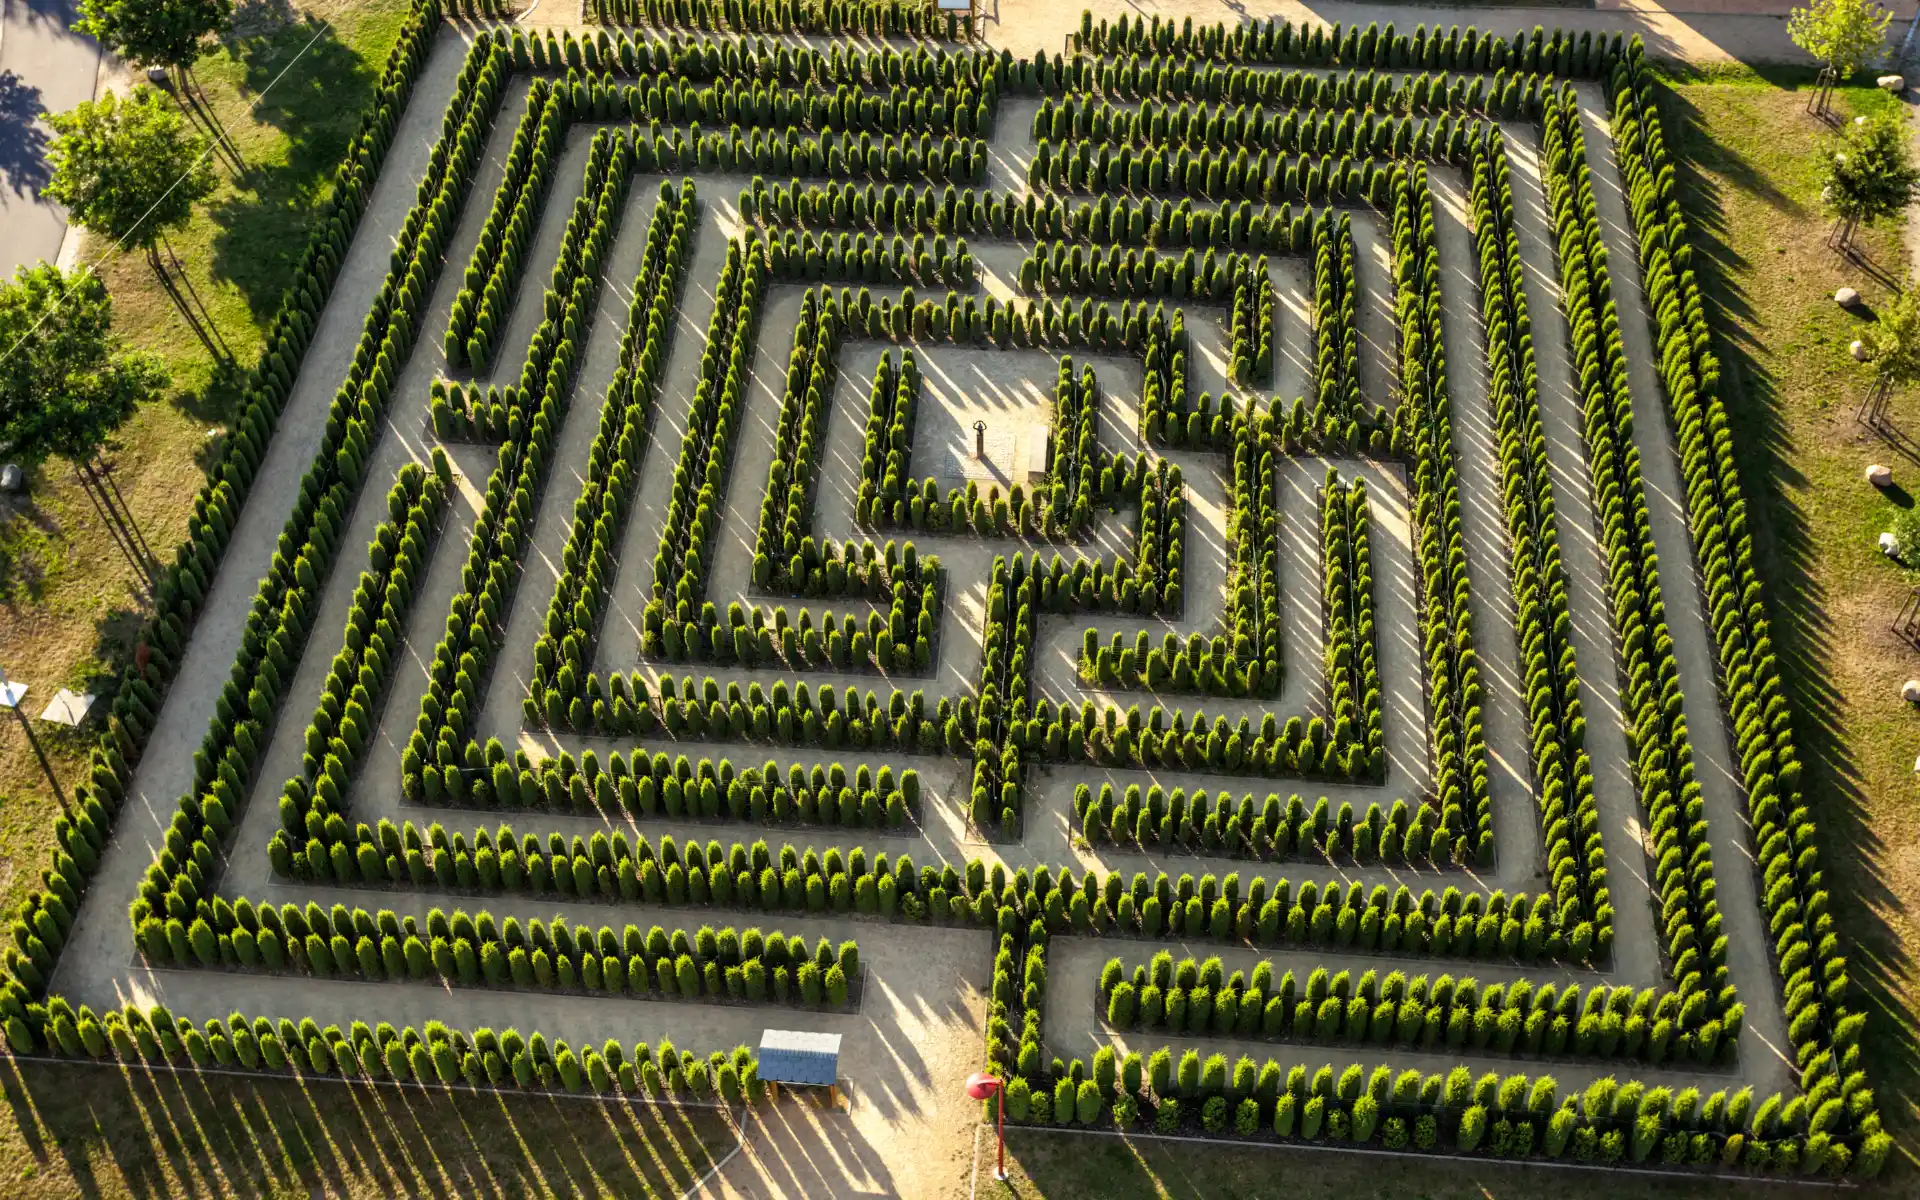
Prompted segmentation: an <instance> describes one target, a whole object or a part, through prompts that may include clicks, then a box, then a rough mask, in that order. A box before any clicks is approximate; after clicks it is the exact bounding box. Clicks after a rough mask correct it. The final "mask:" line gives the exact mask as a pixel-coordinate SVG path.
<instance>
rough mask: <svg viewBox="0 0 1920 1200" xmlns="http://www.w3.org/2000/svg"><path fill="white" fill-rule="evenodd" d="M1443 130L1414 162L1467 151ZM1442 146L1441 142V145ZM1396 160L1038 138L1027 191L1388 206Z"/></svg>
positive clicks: (1457, 132)
mask: <svg viewBox="0 0 1920 1200" xmlns="http://www.w3.org/2000/svg"><path fill="white" fill-rule="evenodd" d="M1441 125H1442V126H1443V128H1442V129H1440V130H1433V129H1429V128H1428V127H1427V123H1426V122H1425V121H1422V122H1421V125H1420V130H1419V132H1418V133H1417V134H1416V135H1415V137H1414V140H1413V143H1412V153H1413V154H1414V155H1415V156H1416V157H1420V158H1430V157H1440V158H1447V159H1452V158H1455V157H1457V156H1458V153H1459V150H1458V149H1456V147H1464V146H1465V144H1466V140H1467V136H1468V129H1469V128H1470V125H1469V124H1468V123H1466V122H1462V123H1461V124H1459V125H1457V126H1456V125H1454V124H1453V123H1452V119H1451V118H1442V121H1441ZM1442 139H1444V140H1442ZM1390 167H1391V160H1388V159H1377V158H1372V157H1362V158H1352V157H1350V156H1347V155H1344V154H1343V155H1340V156H1338V157H1327V158H1320V157H1309V156H1303V157H1295V156H1291V155H1286V154H1275V153H1274V152H1272V151H1269V150H1262V151H1259V152H1258V153H1253V154H1250V153H1248V151H1247V150H1246V148H1245V147H1242V148H1240V149H1239V150H1217V151H1216V150H1200V151H1193V150H1189V149H1187V148H1186V147H1184V146H1183V147H1181V148H1180V149H1178V150H1172V151H1168V150H1159V149H1151V150H1135V149H1133V148H1132V147H1130V146H1122V147H1120V148H1119V149H1118V150H1115V149H1114V148H1113V147H1111V146H1104V145H1103V146H1095V145H1094V144H1093V143H1092V142H1084V141H1072V142H1066V143H1062V144H1061V145H1060V147H1059V148H1058V149H1056V148H1055V147H1054V144H1053V142H1052V141H1051V140H1049V139H1047V138H1042V139H1040V145H1039V147H1038V148H1037V149H1036V150H1035V151H1034V155H1033V160H1032V161H1031V162H1030V163H1028V164H1027V186H1028V187H1030V188H1032V189H1034V190H1035V191H1043V190H1052V191H1055V192H1061V193H1072V192H1079V193H1093V194H1099V193H1105V192H1131V193H1133V194H1135V195H1146V194H1161V195H1175V196H1187V197H1194V196H1198V197H1200V198H1202V199H1208V200H1215V201H1221V202H1225V201H1233V200H1243V199H1244V200H1251V201H1256V202H1259V203H1266V204H1277V203H1279V202H1280V201H1283V200H1303V201H1306V202H1307V203H1308V204H1322V203H1334V204H1339V203H1364V204H1372V205H1383V204H1385V202H1386V200H1387V198H1388V196H1389V194H1390V192H1391V189H1392V183H1391V178H1392V175H1391V170H1390Z"/></svg>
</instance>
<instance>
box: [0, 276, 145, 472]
mask: <svg viewBox="0 0 1920 1200" xmlns="http://www.w3.org/2000/svg"><path fill="white" fill-rule="evenodd" d="M112 325H113V302H112V300H111V299H110V298H109V297H108V295H107V289H106V285H105V284H103V283H101V282H100V280H99V278H98V277H97V276H95V275H93V274H92V273H91V272H75V273H73V274H68V273H66V272H63V271H61V270H60V269H59V268H58V267H55V266H53V265H51V264H47V263H42V264H40V265H39V266H34V267H26V268H23V269H22V270H21V271H20V273H19V274H17V275H15V276H14V278H13V280H12V281H11V282H9V283H6V284H0V347H4V357H0V440H4V441H5V442H6V443H7V444H8V445H9V446H11V447H12V450H11V451H10V453H11V454H12V455H13V456H14V457H16V458H18V459H20V460H22V461H24V462H27V463H39V462H42V461H44V460H46V459H47V458H48V457H50V456H53V455H59V456H61V457H64V458H68V459H72V460H73V461H74V462H75V463H82V462H87V461H90V460H91V459H92V458H93V457H94V455H95V453H96V452H97V451H98V450H99V448H100V445H101V443H102V442H103V441H105V440H106V438H107V437H108V435H110V434H111V433H112V432H113V431H114V430H116V429H118V428H119V427H120V426H121V425H122V424H123V423H125V421H126V420H127V418H128V417H130V416H132V415H133V410H134V408H135V407H136V406H137V405H139V404H140V403H141V402H142V401H145V400H151V399H154V398H155V397H157V396H158V395H159V394H160V393H161V392H162V391H163V390H164V389H165V388H166V387H167V386H168V379H167V374H166V372H165V370H163V369H162V368H161V366H160V363H159V361H158V360H157V359H155V358H154V357H153V356H152V355H150V354H146V353H143V352H140V351H131V350H126V349H124V348H123V347H122V345H121V342H120V339H119V338H118V337H116V336H115V335H114V333H113V329H112Z"/></svg>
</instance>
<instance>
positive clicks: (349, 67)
mask: <svg viewBox="0 0 1920 1200" xmlns="http://www.w3.org/2000/svg"><path fill="white" fill-rule="evenodd" d="M231 52H232V53H233V55H234V56H235V58H236V59H238V61H239V62H240V64H241V65H242V67H243V68H244V80H243V83H242V87H243V88H244V89H245V91H246V92H247V93H248V94H249V95H251V96H252V97H253V100H254V103H253V117H254V119H255V120H257V121H260V122H263V123H265V124H267V125H270V126H272V127H273V128H274V129H276V130H277V131H279V132H280V134H281V135H283V136H284V137H285V138H286V139H287V144H286V146H285V149H284V152H283V153H281V154H278V155H274V156H272V157H271V158H270V160H269V161H255V162H251V163H249V164H248V166H249V168H250V169H249V172H248V175H247V177H246V178H245V179H244V180H241V181H239V184H238V187H237V190H235V191H234V192H232V193H231V194H229V195H227V196H225V197H223V198H222V199H220V200H218V201H216V202H215V203H214V204H213V205H212V207H211V210H210V213H211V216H212V218H213V221H214V224H215V225H216V226H218V230H217V232H216V233H215V234H214V239H213V274H214V277H215V278H217V279H220V280H224V281H226V282H228V283H231V284H232V285H233V286H234V287H236V288H237V289H239V291H240V293H241V295H242V296H244V297H245V298H246V301H247V304H248V306H249V307H250V308H251V309H252V311H253V315H254V318H255V319H256V320H258V321H260V322H261V323H263V324H264V323H265V322H266V321H267V320H268V319H270V318H271V317H272V315H273V313H274V311H275V310H276V309H278V308H279V306H280V301H281V298H282V296H283V295H284V294H285V292H286V289H287V285H288V283H289V282H290V281H291V279H292V276H293V269H294V266H295V264H297V263H298V262H299V259H300V255H301V253H302V252H303V251H304V250H305V248H306V241H307V231H308V227H309V223H310V222H311V220H312V215H313V213H314V211H315V206H316V204H317V202H318V201H319V199H320V198H321V195H322V194H323V192H324V191H325V190H326V188H327V187H328V186H329V185H330V184H331V183H332V180H333V173H334V170H335V168H336V167H337V166H338V164H339V162H340V159H341V157H342V156H343V155H344V154H345V153H346V150H347V145H348V143H349V142H350V141H351V140H352V137H353V134H354V131H355V129H357V128H358V126H359V123H360V117H361V114H362V113H363V112H364V110H365V109H366V107H367V105H368V103H369V102H370V101H371V100H372V98H373V91H374V85H375V83H376V77H375V68H374V66H373V65H372V64H369V63H368V62H367V61H366V60H365V59H363V58H362V57H361V56H360V55H359V54H357V53H356V52H355V51H354V50H353V49H352V48H351V47H349V46H347V45H346V44H345V43H343V42H342V41H340V39H339V37H338V35H337V34H336V33H335V31H334V30H333V29H332V27H331V26H328V25H327V24H326V23H325V22H323V21H319V20H317V19H315V18H313V17H311V16H308V17H307V18H305V20H303V21H301V22H298V23H295V24H289V25H284V26H281V27H280V28H277V29H275V30H274V31H273V32H270V33H265V34H262V35H260V36H257V37H251V38H244V39H239V40H237V41H235V42H234V43H233V45H232V47H231ZM283 71H284V72H285V74H284V75H283V74H282V72H283ZM269 85H271V90H268V88H269Z"/></svg>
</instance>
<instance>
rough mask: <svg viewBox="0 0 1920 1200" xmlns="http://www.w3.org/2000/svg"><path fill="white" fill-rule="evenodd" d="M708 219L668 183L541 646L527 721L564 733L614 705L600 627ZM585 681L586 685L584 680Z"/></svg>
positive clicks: (688, 193) (686, 184)
mask: <svg viewBox="0 0 1920 1200" xmlns="http://www.w3.org/2000/svg"><path fill="white" fill-rule="evenodd" d="M699 219H700V207H699V199H698V196H697V195H696V193H695V190H694V186H693V181H692V180H690V179H689V180H684V181H682V183H681V184H680V186H679V187H678V188H677V189H676V188H675V187H674V186H673V185H672V184H669V183H663V184H662V185H661V188H660V197H659V200H658V202H657V203H656V204H655V205H654V209H653V215H652V217H651V218H650V219H649V221H648V225H647V237H646V241H645V243H644V244H643V246H642V248H641V252H640V266H639V270H638V271H637V272H636V273H635V277H634V281H633V298H632V300H631V302H630V303H629V304H628V307H627V321H626V326H625V328H624V329H623V330H622V331H621V335H620V357H619V363H618V365H617V366H616V367H615V368H614V372H613V378H612V380H611V381H610V382H609V383H608V385H607V396H606V400H605V402H604V404H603V405H602V406H601V409H600V425H599V428H598V429H597V430H596V431H595V434H594V440H593V445H592V446H591V447H590V448H589V450H588V454H587V465H586V471H585V482H584V484H583V485H582V488H581V493H580V496H579V498H578V499H577V500H576V501H575V506H574V519H573V523H572V525H571V527H570V528H569V530H568V533H567V541H566V545H565V546H563V547H562V548H561V552H560V574H559V579H558V580H557V581H556V583H555V586H554V593H553V597H552V599H550V600H549V601H548V603H547V615H546V622H545V626H544V628H542V630H541V631H540V635H539V636H538V638H536V639H535V642H534V654H533V678H532V680H531V682H530V685H529V688H528V695H527V715H528V718H529V720H531V721H535V722H536V723H537V721H538V720H540V719H545V720H546V721H547V722H548V723H549V724H552V725H554V726H556V727H559V728H567V727H573V726H578V727H586V725H587V722H588V721H600V722H605V721H607V720H608V719H610V718H611V716H612V714H611V713H610V712H609V711H608V710H607V706H609V705H611V704H612V703H613V698H612V697H611V696H609V695H607V694H605V693H604V692H603V690H602V689H601V688H600V687H599V686H597V683H596V680H595V679H594V678H593V676H592V667H593V655H594V650H595V648H596V647H597V645H598V644H599V637H600V623H601V621H602V620H603V619H604V617H605V612H606V606H607V601H608V598H609V596H610V595H611V593H612V590H613V582H614V579H615V577H616V575H617V574H618V566H617V562H616V559H615V553H616V551H617V549H618V546H619V543H620V538H621V535H622V532H623V530H624V529H625V526H626V520H627V513H628V509H629V507H630V506H631V505H632V503H633V497H634V489H635V488H636V487H637V486H638V484H639V474H640V464H641V462H642V461H643V458H644V455H645V454H646V452H647V449H648V447H649V445H650V444H651V442H652V438H651V437H650V433H651V429H652V425H653V416H654V402H655V399H656V394H657V393H658V391H659V388H660V377H661V374H662V372H663V371H664V370H665V367H666V359H667V354H668V353H669V351H670V349H671V347H672V345H673V328H674V317H675V313H676V311H677V309H678V305H679V302H680V297H681V295H682V292H683V290H684V284H685V279H686V272H687V265H688V263H689V262H690V261H691V260H692V258H693V253H694V251H693V239H694V237H695V230H696V229H697V227H698V223H699ZM583 676H585V677H586V679H585V682H582V677H583Z"/></svg>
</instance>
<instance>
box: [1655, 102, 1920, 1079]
mask: <svg viewBox="0 0 1920 1200" xmlns="http://www.w3.org/2000/svg"><path fill="white" fill-rule="evenodd" d="M1661 116H1662V120H1663V123H1664V125H1665V128H1666V133H1667V139H1668V143H1669V145H1670V146H1671V147H1672V148H1673V150H1674V151H1675V154H1674V158H1675V169H1676V172H1677V179H1676V184H1677V186H1676V189H1675V190H1676V191H1677V192H1678V194H1679V195H1680V197H1681V198H1682V199H1681V205H1682V208H1683V209H1684V210H1685V212H1686V215H1687V219H1688V222H1689V224H1690V226H1691V228H1692V230H1693V246H1694V261H1693V266H1694V270H1695V272H1696V274H1697V276H1698V278H1699V281H1700V285H1701V290H1702V292H1703V298H1704V301H1705V305H1706V309H1707V318H1708V324H1709V325H1710V326H1711V328H1712V329H1713V333H1714V349H1715V352H1716V353H1717V354H1718V355H1719V357H1720V361H1721V367H1722V371H1721V386H1720V392H1721V396H1722V399H1723V401H1724V403H1725V409H1726V415H1727V422H1728V426H1729V429H1730V432H1731V433H1732V436H1733V440H1734V445H1735V448H1736V453H1735V461H1736V464H1737V467H1738V474H1739V478H1740V486H1741V489H1742V492H1743V493H1744V494H1745V495H1746V496H1747V497H1748V498H1749V506H1748V514H1749V517H1750V523H1749V527H1750V530H1751V533H1752V538H1753V549H1754V556H1755V568H1756V570H1757V571H1758V572H1759V574H1760V578H1761V581H1762V585H1763V591H1764V594H1765V603H1766V607H1767V613H1768V618H1769V626H1770V630H1769V631H1770V633H1771V636H1772V641H1773V647H1774V650H1775V651H1776V653H1777V655H1778V660H1779V664H1780V668H1781V677H1782V684H1783V685H1784V687H1785V688H1786V691H1787V695H1788V701H1789V708H1790V710H1791V713H1792V719H1793V730H1794V734H1795V741H1796V744H1797V745H1798V747H1799V750H1800V753H1801V756H1802V758H1803V761H1804V775H1803V779H1802V790H1803V793H1804V795H1805V796H1806V797H1807V801H1808V803H1809V804H1810V805H1811V806H1812V807H1813V809H1814V810H1815V811H1816V812H1817V813H1818V814H1819V818H1818V827H1819V830H1820V835H1821V840H1822V842H1824V843H1825V846H1824V849H1825V850H1826V851H1827V853H1826V855H1825V857H1824V862H1825V866H1826V868H1827V872H1828V875H1829V883H1828V886H1829V887H1830V888H1832V889H1833V890H1834V891H1835V892H1836V894H1844V895H1845V896H1846V897H1847V899H1846V900H1845V901H1844V902H1843V903H1841V904H1840V905H1838V906H1837V907H1838V908H1839V910H1840V912H1841V915H1842V921H1843V924H1844V926H1845V930H1846V933H1847V936H1848V939H1849V942H1850V945H1851V946H1852V948H1853V950H1854V953H1853V955H1852V958H1851V961H1850V974H1851V975H1852V977H1853V979H1854V981H1855V982H1856V983H1857V984H1865V985H1866V988H1867V989H1868V990H1869V991H1870V992H1872V993H1874V995H1873V996H1872V998H1871V999H1870V1000H1869V1004H1870V1006H1871V1007H1872V1008H1873V1009H1874V1010H1876V1011H1875V1019H1874V1020H1872V1021H1870V1022H1868V1034H1867V1045H1868V1050H1869V1054H1868V1056H1869V1057H1870V1058H1877V1059H1879V1060H1880V1061H1882V1062H1883V1063H1885V1062H1888V1061H1889V1060H1891V1061H1892V1062H1895V1063H1897V1064H1898V1065H1897V1067H1896V1068H1895V1069H1894V1070H1893V1071H1891V1072H1883V1073H1882V1075H1881V1076H1880V1079H1879V1080H1878V1082H1879V1085H1880V1086H1881V1088H1882V1090H1883V1093H1884V1092H1885V1091H1888V1090H1894V1088H1895V1087H1897V1089H1898V1091H1900V1092H1902V1093H1907V1092H1910V1091H1911V1090H1912V1088H1913V1086H1914V1080H1915V1076H1916V1062H1920V1040H1916V1033H1915V1029H1914V1026H1913V1023H1912V1018H1911V1017H1910V1016H1909V1015H1906V1014H1899V1013H1897V1012H1896V1006H1895V1005H1893V1004H1890V1003H1889V1002H1888V997H1889V996H1891V995H1894V994H1896V993H1897V992H1898V991H1899V990H1900V989H1901V988H1902V987H1903V986H1904V984H1905V981H1906V980H1907V979H1908V978H1909V976H1910V974H1911V970H1912V964H1911V963H1910V962H1909V961H1908V960H1907V954H1906V951H1905V949H1904V948H1903V946H1902V943H1901V939H1900V936H1899V934H1898V933H1897V931H1895V930H1893V929H1891V928H1890V927H1889V926H1888V924H1887V922H1886V920H1885V918H1884V917H1883V916H1882V915H1881V914H1882V913H1884V912H1886V911H1888V907H1889V906H1895V907H1897V903H1898V902H1897V900H1896V898H1895V897H1894V894H1893V893H1892V891H1891V890H1890V889H1889V888H1888V887H1887V885H1886V882H1885V872H1886V870H1887V866H1888V862H1887V860H1888V856H1889V852H1890V848H1889V847H1888V846H1887V845H1886V844H1885V843H1884V841H1883V840H1882V838H1881V836H1880V835H1879V834H1878V833H1877V832H1876V831H1875V830H1874V829H1873V828H1872V827H1871V820H1872V809H1871V806H1870V805H1869V804H1868V802H1867V799H1866V796H1865V794H1864V791H1863V785H1862V773H1861V769H1860V766H1859V763H1858V761H1857V759H1856V757H1855V755H1854V751H1853V749H1852V747H1851V746H1849V744H1848V735H1849V731H1848V728H1847V724H1846V697H1844V696H1843V695H1842V694H1841V693H1840V690H1839V688H1838V686H1837V685H1836V683H1835V679H1836V673H1835V671H1834V669H1833V663H1834V660H1835V658H1836V657H1837V655H1838V653H1839V651H1838V648H1837V645H1836V642H1837V640H1838V639H1839V637H1840V636H1842V631H1840V630H1839V629H1838V628H1837V627H1836V626H1835V623H1834V620H1833V617H1832V616H1831V608H1830V602H1831V601H1832V600H1833V597H1830V596H1829V595H1828V594H1827V593H1826V589H1825V588H1824V586H1823V585H1822V583H1821V582H1820V575H1819V571H1820V566H1821V548H1820V547H1819V546H1818V545H1816V544H1815V539H1814V534H1813V528H1812V522H1811V520H1810V516H1809V514H1808V513H1807V512H1806V511H1805V509H1804V508H1803V507H1802V502H1801V499H1800V497H1801V496H1803V495H1804V494H1805V493H1806V491H1807V489H1808V488H1809V486H1810V484H1809V481H1808V479H1807V477H1806V476H1805V475H1804V474H1803V472H1802V471H1801V469H1800V467H1799V466H1798V460H1799V455H1800V454H1801V453H1802V452H1803V450H1802V447H1800V446H1798V445H1796V443H1795V440H1794V434H1793V431H1792V429H1791V427H1790V421H1791V417H1790V414H1789V413H1788V411H1787V408H1786V398H1785V397H1783V396H1782V395H1781V393H1780V390H1779V385H1778V383H1777V381H1776V380H1775V378H1774V377H1773V375H1772V373H1771V371H1770V369H1769V367H1768V365H1767V363H1768V359H1769V356H1770V355H1771V354H1772V353H1775V352H1777V350H1778V347H1777V346H1775V345H1772V344H1771V340H1770V339H1772V338H1773V337H1774V336H1775V335H1774V334H1773V332H1772V331H1769V330H1765V329H1762V328H1759V325H1760V318H1759V315H1758V314H1757V313H1756V312H1755V311H1754V309H1753V306H1752V305H1751V303H1750V302H1749V299H1748V296H1747V294H1746V291H1745V289H1744V288H1743V286H1742V283H1741V280H1742V279H1743V278H1744V277H1746V276H1748V275H1749V274H1750V273H1751V272H1752V271H1755V270H1760V269H1764V267H1760V266H1757V265H1756V264H1753V263H1751V262H1749V261H1748V260H1747V259H1746V258H1745V257H1743V256H1742V255H1741V253H1740V252H1739V251H1738V250H1737V249H1735V247H1734V246H1733V245H1732V243H1731V230H1730V228H1729V226H1728V221H1727V217H1726V211H1725V208H1724V204H1725V203H1726V199H1727V198H1726V196H1725V195H1724V192H1725V187H1724V186H1723V184H1722V180H1723V179H1724V180H1727V181H1731V184H1732V186H1733V187H1737V188H1740V189H1742V190H1744V191H1746V192H1748V193H1749V194H1751V195H1753V196H1755V197H1757V198H1759V199H1761V200H1763V201H1765V202H1766V203H1768V204H1770V205H1772V206H1773V207H1775V208H1776V209H1779V210H1781V211H1782V212H1784V213H1786V214H1787V215H1789V216H1793V217H1796V218H1799V219H1803V220H1804V219H1806V218H1807V216H1808V214H1807V213H1806V212H1805V210H1804V209H1803V208H1802V207H1801V206H1800V205H1798V204H1797V203H1795V202H1794V201H1793V200H1792V199H1791V198H1788V197H1785V196H1782V195H1781V194H1780V193H1779V192H1778V191H1777V190H1776V189H1775V188H1774V187H1773V185H1772V184H1771V183H1770V182H1768V181H1767V180H1766V178H1765V173H1764V171H1762V170H1761V169H1760V168H1759V166H1758V165H1756V164H1755V163H1752V162H1749V161H1747V160H1746V159H1744V158H1743V157H1742V156H1741V155H1740V154H1739V153H1738V152H1736V151H1735V150H1733V149H1731V148H1729V147H1728V146H1726V145H1724V144H1722V143H1719V142H1716V141H1715V140H1714V139H1713V138H1712V135H1711V133H1710V131H1709V130H1708V128H1707V124H1706V121H1705V119H1704V115H1703V114H1702V113H1701V112H1700V111H1699V110H1698V109H1697V108H1696V107H1695V106H1694V105H1693V104H1692V103H1690V102H1689V101H1688V100H1687V98H1686V97H1684V96H1682V95H1680V94H1678V93H1676V92H1672V91H1664V92H1663V93H1662V95H1661ZM1835 876H1838V877H1837V878H1835ZM1884 1099H1885V1096H1884V1094H1883V1101H1884ZM1883 1107H1887V1106H1885V1105H1884V1104H1883ZM1893 1107H1904V1106H1902V1105H1895V1106H1893Z"/></svg>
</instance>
